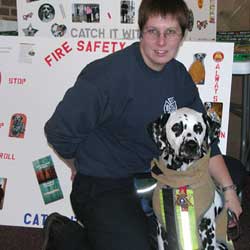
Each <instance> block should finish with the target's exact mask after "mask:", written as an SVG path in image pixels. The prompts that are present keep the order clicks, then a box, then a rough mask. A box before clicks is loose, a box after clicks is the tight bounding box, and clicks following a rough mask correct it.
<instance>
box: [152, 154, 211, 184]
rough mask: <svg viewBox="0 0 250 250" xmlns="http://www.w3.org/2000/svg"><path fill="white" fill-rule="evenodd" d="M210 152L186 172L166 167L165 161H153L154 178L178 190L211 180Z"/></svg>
mask: <svg viewBox="0 0 250 250" xmlns="http://www.w3.org/2000/svg"><path fill="white" fill-rule="evenodd" d="M209 158H210V150H209V152H208V153H207V154H206V155H205V156H203V157H202V158H201V159H199V160H198V161H196V162H195V163H194V164H192V165H191V166H190V167H189V168H188V169H187V170H186V171H183V172H182V171H176V170H172V169H169V168H167V167H166V165H165V163H164V161H163V160H161V159H160V160H159V161H158V160H156V159H153V160H152V162H151V170H152V176H153V177H154V178H155V179H156V180H157V181H159V182H160V183H161V184H163V185H168V186H170V187H175V188H178V187H180V186H189V185H198V183H200V182H201V181H202V180H203V179H207V178H211V177H209V176H210V175H209V174H207V173H208V162H209Z"/></svg>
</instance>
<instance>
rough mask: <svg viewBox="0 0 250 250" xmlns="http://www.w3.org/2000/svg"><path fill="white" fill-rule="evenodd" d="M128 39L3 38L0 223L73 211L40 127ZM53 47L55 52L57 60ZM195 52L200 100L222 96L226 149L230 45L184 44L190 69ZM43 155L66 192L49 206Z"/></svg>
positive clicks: (36, 220) (66, 178)
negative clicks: (41, 180) (83, 76)
mask: <svg viewBox="0 0 250 250" xmlns="http://www.w3.org/2000/svg"><path fill="white" fill-rule="evenodd" d="M83 42H84V43H85V45H86V44H88V51H86V49H84V50H82V49H81V48H82V47H80V45H79V44H82V43H83ZM130 43H131V41H124V40H123V41H121V40H119V41H118V40H112V41H111V40H89V39H73V38H58V39H51V38H41V37H40V38H35V37H2V38H1V40H0V138H1V140H0V180H1V179H2V180H5V179H7V182H6V186H5V197H4V201H3V206H2V209H1V206H0V224H2V225H16V226H29V227H41V226H42V223H43V220H44V218H45V216H46V215H47V214H49V213H51V212H54V211H58V212H60V213H62V214H65V215H68V216H70V217H71V216H72V217H73V216H74V215H73V212H72V210H71V207H70V202H69V193H70V190H71V181H70V171H69V170H68V169H67V167H66V166H65V165H64V163H63V162H62V161H61V160H60V159H58V157H57V156H56V154H54V152H53V151H52V149H51V148H50V147H49V146H48V145H47V143H46V139H45V136H44V132H43V127H44V124H45V122H46V121H47V120H48V118H49V117H50V116H51V114H52V112H53V111H54V109H55V107H56V105H57V103H58V102H59V101H60V100H61V98H62V97H63V95H64V93H65V91H66V89H68V88H69V87H70V86H72V85H73V84H74V81H75V79H76V77H77V75H78V73H79V72H80V70H81V69H82V68H83V67H84V66H85V65H86V64H87V63H89V62H91V61H93V60H94V59H96V58H99V57H103V56H105V55H106V54H108V53H111V52H113V50H115V51H116V50H118V49H121V48H122V47H123V46H128V45H129V44H130ZM94 46H96V51H94V49H93V48H94ZM103 46H104V47H103ZM99 47H100V48H99ZM85 48H87V47H85ZM90 48H92V51H91V49H90ZM103 48H104V49H103ZM55 51H57V52H60V53H59V54H60V55H61V58H59V57H58V56H57V54H56V52H55ZM198 52H199V53H205V54H206V57H205V59H204V66H205V72H206V74H205V83H204V84H202V85H197V87H198V89H199V92H200V95H201V97H202V99H203V101H204V102H207V101H208V102H214V101H216V102H223V110H222V114H223V115H222V129H221V142H220V148H221V150H222V152H223V153H225V152H226V144H227V130H228V118H229V101H230V90H231V75H232V60H233V44H229V43H227V44H223V43H215V42H210V43H208V42H184V44H183V46H182V47H181V49H180V51H179V53H178V59H179V60H180V61H182V62H183V63H184V64H185V66H186V67H187V69H189V67H190V66H191V64H192V63H193V62H194V54H195V53H198ZM14 114H19V115H20V114H21V116H23V117H26V119H27V121H26V122H25V124H23V125H24V127H25V130H24V131H21V130H20V131H21V132H20V135H17V134H14V136H13V134H12V136H11V134H10V128H13V121H12V120H11V118H12V117H13V115H14ZM24 115H25V116H24ZM22 137H23V138H22ZM46 156H51V159H52V161H53V165H54V169H55V171H56V173H57V177H58V180H59V185H60V188H61V191H62V194H63V197H64V198H63V199H58V200H54V201H53V202H49V203H47V204H45V202H44V200H43V197H42V193H41V190H40V187H39V185H38V180H37V176H36V172H35V170H34V165H33V163H34V161H36V160H39V159H43V158H44V157H46ZM45 165H46V164H45ZM43 167H44V166H43V165H42V164H41V168H43ZM54 191H55V189H54Z"/></svg>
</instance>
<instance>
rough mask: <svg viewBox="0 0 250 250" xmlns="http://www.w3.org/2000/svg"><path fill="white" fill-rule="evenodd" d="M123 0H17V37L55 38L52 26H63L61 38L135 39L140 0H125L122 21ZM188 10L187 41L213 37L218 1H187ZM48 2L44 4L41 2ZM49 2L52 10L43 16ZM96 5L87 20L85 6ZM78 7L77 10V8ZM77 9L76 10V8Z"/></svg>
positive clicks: (136, 36)
mask: <svg viewBox="0 0 250 250" xmlns="http://www.w3.org/2000/svg"><path fill="white" fill-rule="evenodd" d="M121 2H122V0H108V1H107V0H82V1H78V0H18V1H17V8H18V12H17V13H18V33H19V36H27V35H29V36H36V37H54V36H55V34H58V33H55V31H54V32H52V31H51V29H52V26H53V25H54V26H53V29H55V27H61V28H62V27H64V28H66V30H65V32H64V35H63V36H64V37H68V38H69V37H74V38H102V39H131V40H133V39H136V38H138V34H139V33H138V26H137V13H138V8H139V5H140V2H141V0H126V1H125V2H126V3H127V4H128V6H129V8H128V19H127V20H125V22H122V20H123V19H122V18H121V11H120V10H121ZM186 2H187V5H188V7H189V9H190V32H188V34H187V37H186V40H192V41H193V40H196V41H197V40H216V39H215V38H216V18H217V15H216V13H217V0H187V1H186ZM44 4H47V5H44ZM48 4H49V5H50V9H52V13H51V15H50V16H47V17H44V16H42V13H44V9H45V8H46V7H48ZM87 5H90V6H91V7H92V8H96V10H97V14H95V17H94V16H93V15H92V18H91V22H87V20H86V16H85V14H84V13H83V10H84V7H85V6H87ZM78 7H79V9H78ZM77 9H78V10H77Z"/></svg>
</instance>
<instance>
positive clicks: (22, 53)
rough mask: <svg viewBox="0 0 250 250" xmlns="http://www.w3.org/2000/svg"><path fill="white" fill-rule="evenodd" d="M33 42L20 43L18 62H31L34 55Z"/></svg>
mask: <svg viewBox="0 0 250 250" xmlns="http://www.w3.org/2000/svg"><path fill="white" fill-rule="evenodd" d="M33 46H34V44H33V43H20V46H19V56H18V62H20V63H29V64H31V63H32V58H33V56H34V55H35V50H34V48H33Z"/></svg>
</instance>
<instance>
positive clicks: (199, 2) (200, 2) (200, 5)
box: [197, 0, 203, 9]
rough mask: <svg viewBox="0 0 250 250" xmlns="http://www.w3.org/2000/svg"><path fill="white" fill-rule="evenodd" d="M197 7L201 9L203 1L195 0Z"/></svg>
mask: <svg viewBox="0 0 250 250" xmlns="http://www.w3.org/2000/svg"><path fill="white" fill-rule="evenodd" d="M197 4H198V7H199V8H200V9H202V7H203V0H197Z"/></svg>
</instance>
